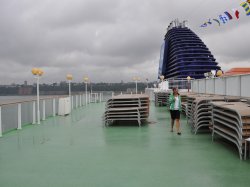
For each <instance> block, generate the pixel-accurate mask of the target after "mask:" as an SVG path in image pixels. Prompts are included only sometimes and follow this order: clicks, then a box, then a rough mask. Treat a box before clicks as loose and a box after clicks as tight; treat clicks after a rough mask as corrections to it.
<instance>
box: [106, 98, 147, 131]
mask: <svg viewBox="0 0 250 187" xmlns="http://www.w3.org/2000/svg"><path fill="white" fill-rule="evenodd" d="M148 116H149V96H148V95H139V94H136V95H118V96H114V97H112V98H111V99H109V100H108V101H107V103H106V110H105V113H104V116H103V118H104V119H103V120H104V123H105V126H108V125H110V124H113V123H114V122H119V121H128V122H129V121H130V122H131V121H137V122H138V125H139V126H141V123H143V122H145V121H146V120H147V119H148Z"/></svg>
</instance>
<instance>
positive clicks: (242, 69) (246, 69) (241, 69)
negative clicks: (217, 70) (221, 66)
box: [224, 67, 250, 76]
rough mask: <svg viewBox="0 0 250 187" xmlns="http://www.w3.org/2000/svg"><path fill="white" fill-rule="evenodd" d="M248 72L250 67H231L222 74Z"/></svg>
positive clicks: (249, 72)
mask: <svg viewBox="0 0 250 187" xmlns="http://www.w3.org/2000/svg"><path fill="white" fill-rule="evenodd" d="M241 74H250V68H239V67H237V68H232V69H230V70H228V71H227V72H225V74H224V76H229V75H241Z"/></svg>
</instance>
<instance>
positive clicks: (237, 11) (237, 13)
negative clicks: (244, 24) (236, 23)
mask: <svg viewBox="0 0 250 187" xmlns="http://www.w3.org/2000/svg"><path fill="white" fill-rule="evenodd" d="M233 11H234V15H235V17H236V18H237V19H239V18H240V12H239V10H237V9H236V8H234V9H233Z"/></svg>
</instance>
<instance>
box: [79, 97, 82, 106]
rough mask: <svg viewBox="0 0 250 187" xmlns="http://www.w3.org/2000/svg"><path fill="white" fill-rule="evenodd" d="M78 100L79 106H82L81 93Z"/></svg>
mask: <svg viewBox="0 0 250 187" xmlns="http://www.w3.org/2000/svg"><path fill="white" fill-rule="evenodd" d="M79 102H80V107H82V95H81V94H80V95H79Z"/></svg>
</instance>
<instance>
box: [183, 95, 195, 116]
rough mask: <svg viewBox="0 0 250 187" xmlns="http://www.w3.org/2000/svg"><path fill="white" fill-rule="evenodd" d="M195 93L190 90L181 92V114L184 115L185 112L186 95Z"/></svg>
mask: <svg viewBox="0 0 250 187" xmlns="http://www.w3.org/2000/svg"><path fill="white" fill-rule="evenodd" d="M194 94H195V93H192V92H181V93H180V95H181V109H182V114H184V115H186V113H187V97H188V95H194Z"/></svg>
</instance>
